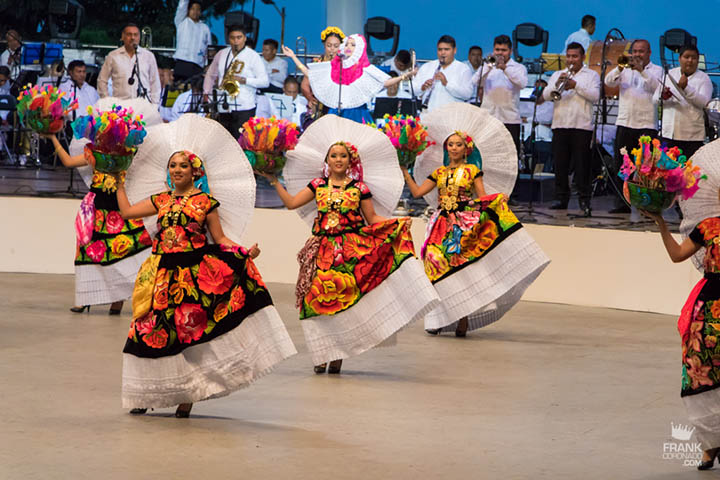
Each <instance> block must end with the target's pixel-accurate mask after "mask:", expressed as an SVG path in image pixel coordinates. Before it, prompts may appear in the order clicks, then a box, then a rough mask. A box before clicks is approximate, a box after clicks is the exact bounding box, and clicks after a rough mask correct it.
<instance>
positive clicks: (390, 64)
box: [380, 50, 413, 96]
mask: <svg viewBox="0 0 720 480" xmlns="http://www.w3.org/2000/svg"><path fill="white" fill-rule="evenodd" d="M412 67H413V66H412V55H410V52H409V51H408V50H398V52H397V53H396V54H395V56H394V57H392V58H388V59H387V60H385V61H384V62H383V63H381V64H380V70H382V71H383V72H385V73H387V74H388V75H390V72H395V73H397V76H398V77H401V76H403V75H406V74H407V75H410V73H412ZM407 75H406V76H407ZM398 88H399V90H400V91H401V92H405V93H407V95H408V96H410V94H411V88H410V80H403V81H402V82H400V84H399V86H398Z"/></svg>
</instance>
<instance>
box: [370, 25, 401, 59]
mask: <svg viewBox="0 0 720 480" xmlns="http://www.w3.org/2000/svg"><path fill="white" fill-rule="evenodd" d="M363 30H364V32H365V38H366V39H367V53H368V56H379V57H394V56H395V54H396V53H397V50H398V43H399V42H400V25H397V24H396V23H395V22H393V21H392V20H390V19H389V18H386V17H372V18H368V19H367V21H366V22H365V27H364V28H363ZM371 38H377V39H378V40H389V39H391V38H392V39H393V44H392V48H391V49H390V51H389V52H375V51H374V50H373V49H372V47H371V46H370V44H371V42H370V39H371Z"/></svg>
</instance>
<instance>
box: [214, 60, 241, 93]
mask: <svg viewBox="0 0 720 480" xmlns="http://www.w3.org/2000/svg"><path fill="white" fill-rule="evenodd" d="M243 68H245V62H243V61H242V60H233V62H232V63H231V64H230V68H228V69H227V71H226V72H225V75H224V76H223V79H222V82H221V83H220V89H221V90H224V91H225V92H227V94H228V95H229V96H230V98H233V97H236V96H237V94H238V93H239V92H240V82H238V81H237V80H235V75H240V73H241V72H242V71H243Z"/></svg>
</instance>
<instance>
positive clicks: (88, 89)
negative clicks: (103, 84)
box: [60, 60, 100, 120]
mask: <svg viewBox="0 0 720 480" xmlns="http://www.w3.org/2000/svg"><path fill="white" fill-rule="evenodd" d="M67 70H68V74H69V75H70V78H69V79H68V80H66V81H65V82H63V83H61V84H60V91H61V92H65V94H66V95H67V96H68V97H69V98H75V99H77V101H78V108H77V109H75V110H73V111H72V113H70V117H71V120H75V119H76V118H77V117H83V116H85V115H88V112H87V107H90V106H93V105H95V104H96V103H97V101H98V100H100V96H99V95H98V92H97V90H95V89H94V88H93V87H92V85H90V84H89V83H87V82H86V81H85V76H86V68H85V62H83V61H82V60H73V61H72V62H70V63H69V64H68V67H67Z"/></svg>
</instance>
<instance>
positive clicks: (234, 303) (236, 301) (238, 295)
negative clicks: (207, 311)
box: [228, 286, 245, 312]
mask: <svg viewBox="0 0 720 480" xmlns="http://www.w3.org/2000/svg"><path fill="white" fill-rule="evenodd" d="M243 305H245V292H243V289H242V288H240V287H239V286H237V287H235V289H234V290H233V291H232V293H231V294H230V302H228V312H237V311H238V310H240V309H241V308H242V307H243Z"/></svg>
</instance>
